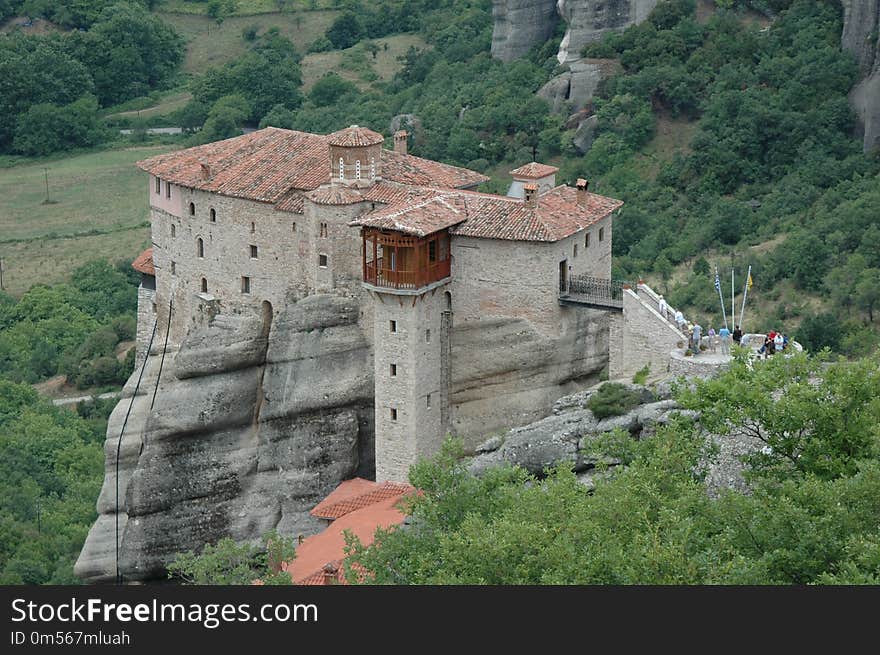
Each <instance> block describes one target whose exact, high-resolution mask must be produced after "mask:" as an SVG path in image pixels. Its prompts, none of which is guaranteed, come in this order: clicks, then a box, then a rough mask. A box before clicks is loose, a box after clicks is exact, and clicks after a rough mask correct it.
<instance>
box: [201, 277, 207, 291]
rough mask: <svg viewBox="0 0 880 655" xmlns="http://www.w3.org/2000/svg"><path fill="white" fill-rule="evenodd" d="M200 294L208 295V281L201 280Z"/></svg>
mask: <svg viewBox="0 0 880 655" xmlns="http://www.w3.org/2000/svg"><path fill="white" fill-rule="evenodd" d="M202 293H208V280H207V278H202Z"/></svg>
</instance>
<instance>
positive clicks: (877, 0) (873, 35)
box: [840, 0, 880, 152]
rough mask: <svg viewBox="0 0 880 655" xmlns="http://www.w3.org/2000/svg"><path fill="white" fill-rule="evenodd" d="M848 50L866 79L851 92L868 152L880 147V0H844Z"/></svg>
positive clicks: (844, 38)
mask: <svg viewBox="0 0 880 655" xmlns="http://www.w3.org/2000/svg"><path fill="white" fill-rule="evenodd" d="M841 4H842V5H843V33H842V35H841V38H840V42H841V46H842V47H843V49H844V50H848V51H849V52H851V53H853V55H855V57H856V60H857V61H858V64H859V69H860V70H861V72H862V75H863V78H862V80H861V82H859V84H857V85H856V87H855V88H854V89H853V90H852V92H851V93H850V103H851V104H852V106H853V108H854V109H855V111H856V114H857V115H858V117H859V122H860V128H861V132H862V134H863V139H864V149H865V152H868V151H870V150H873V149H875V148H880V0H841Z"/></svg>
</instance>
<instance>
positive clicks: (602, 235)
mask: <svg viewBox="0 0 880 655" xmlns="http://www.w3.org/2000/svg"><path fill="white" fill-rule="evenodd" d="M604 239H605V228H604V227H600V228H599V241H603V240H604Z"/></svg>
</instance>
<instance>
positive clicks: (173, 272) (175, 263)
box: [171, 262, 177, 275]
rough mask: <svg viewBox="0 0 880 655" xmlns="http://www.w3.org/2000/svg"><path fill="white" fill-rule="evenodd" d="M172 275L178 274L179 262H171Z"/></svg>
mask: <svg viewBox="0 0 880 655" xmlns="http://www.w3.org/2000/svg"><path fill="white" fill-rule="evenodd" d="M171 275H177V262H171Z"/></svg>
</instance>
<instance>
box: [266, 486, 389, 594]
mask: <svg viewBox="0 0 880 655" xmlns="http://www.w3.org/2000/svg"><path fill="white" fill-rule="evenodd" d="M373 484H375V483H373ZM404 493H405V492H399V493H397V494H396V495H394V496H391V497H388V498H385V499H384V500H381V501H379V502H374V503H372V504H369V505H367V506H365V507H361V508H360V509H355V510H353V511H350V512H348V513H346V514H344V515H343V516H341V517H340V518H338V519H336V520H335V521H333V523H331V524H330V525H329V526H327V528H326V529H325V530H324V531H323V532H320V533H318V534H316V535H313V536H311V537H307V538H306V539H304V540H303V542H302V543H301V544H300V545H299V546H298V547H297V549H296V558H295V559H294V560H293V561H292V562H289V563H287V564H285V565H284V570H286V571H287V572H288V573H290V577H291V578H292V579H293V582H294V584H326V578H325V575H324V573H325V571H324V568H325V567H326V566H328V565H330V567H329V568H330V569H332V568H333V566H336V567H337V569H338V571H339V572H338V573H337V575H336V580H337V581H342V579H341V571H342V567H341V561H342V559H343V558H344V557H345V536H344V532H345V531H350V532H352V533H353V534H354V535H356V536H357V537H358V538H359V539H360V540H361V542H362V543H363V544H365V545H369V544H371V543H373V538H374V534H375V532H376V528H379V527H381V528H390V527H392V526H395V525H400V524H401V523H403V520H404V518H405V515H404V513H403V512H402V511H400V509H398V508H397V507H396V505H397V503H398V502H399V501H400V499H401V497H402V496H403V495H404ZM329 572H330V571H328V573H329ZM331 578H332V576H331Z"/></svg>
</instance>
